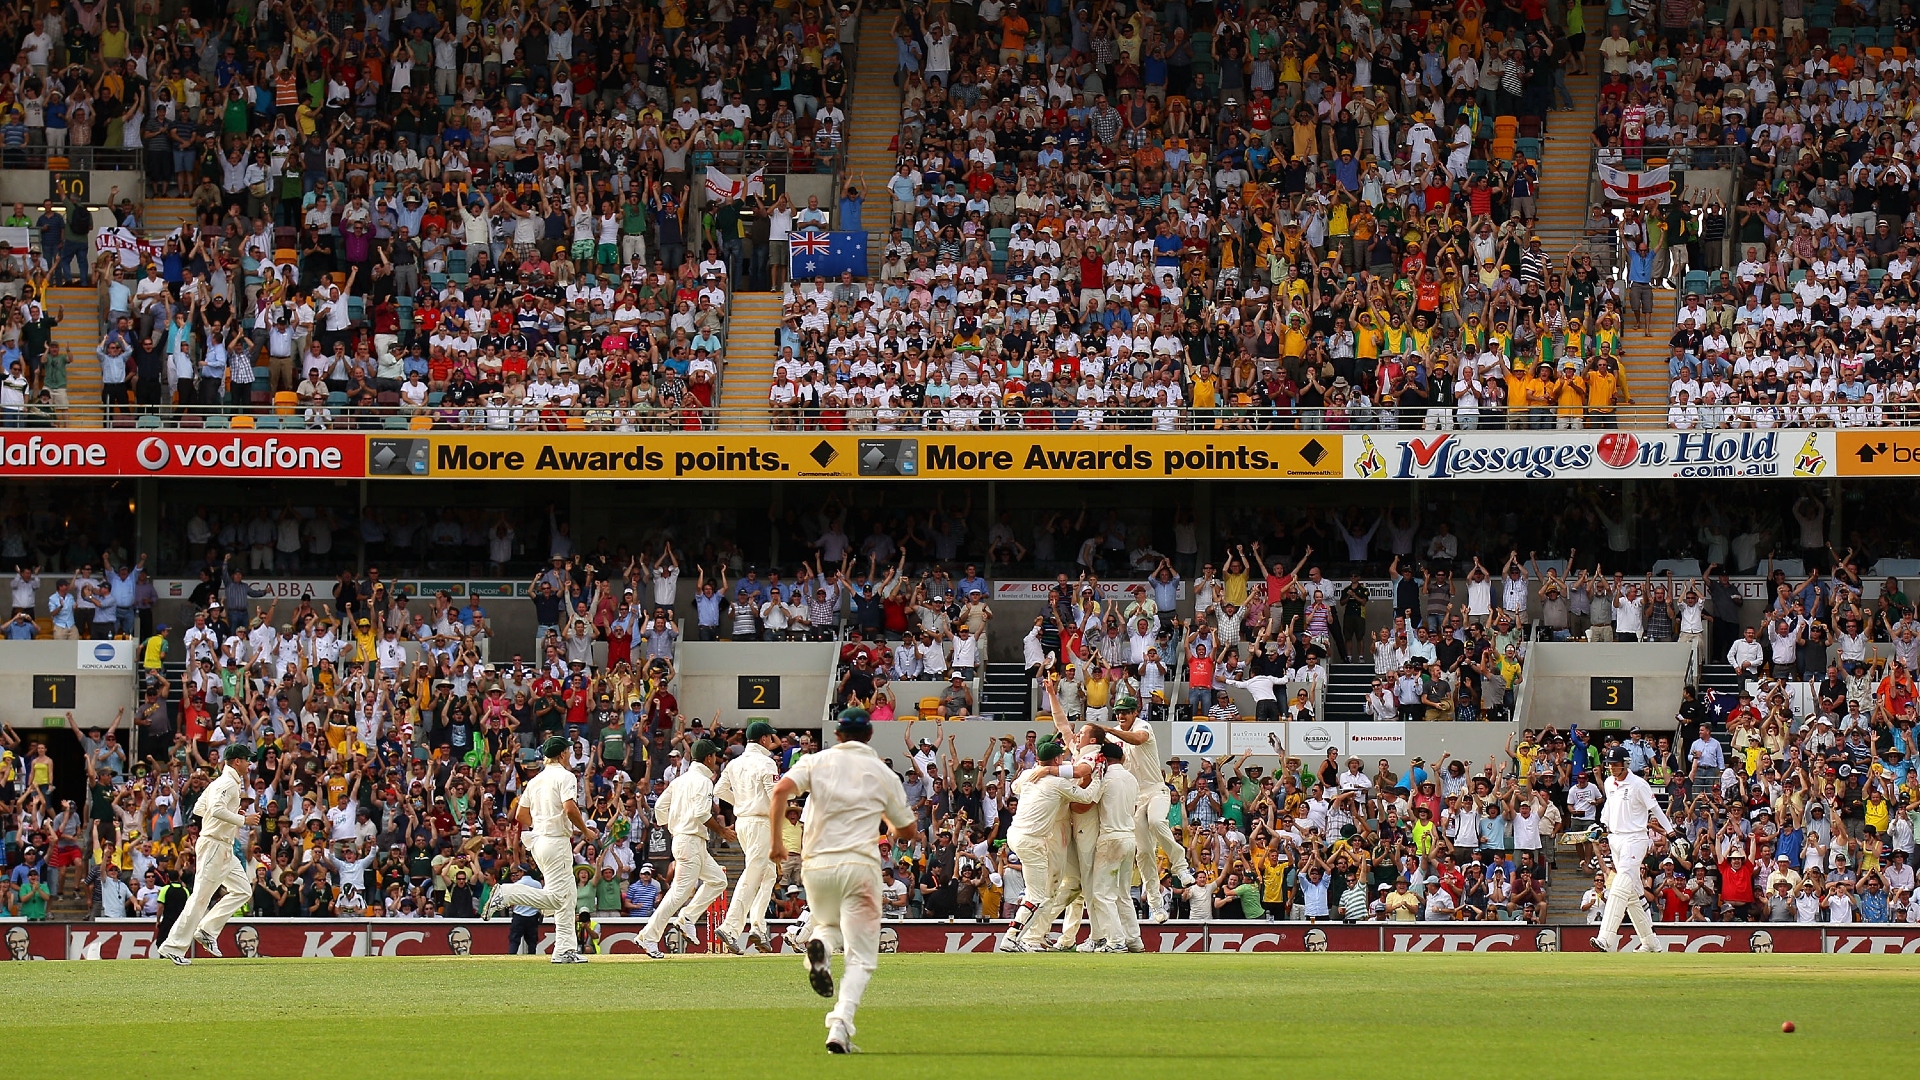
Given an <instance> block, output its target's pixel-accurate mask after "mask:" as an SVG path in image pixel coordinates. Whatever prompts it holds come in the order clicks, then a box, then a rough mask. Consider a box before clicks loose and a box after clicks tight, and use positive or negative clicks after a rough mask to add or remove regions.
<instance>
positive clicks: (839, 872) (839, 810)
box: [787, 740, 913, 1038]
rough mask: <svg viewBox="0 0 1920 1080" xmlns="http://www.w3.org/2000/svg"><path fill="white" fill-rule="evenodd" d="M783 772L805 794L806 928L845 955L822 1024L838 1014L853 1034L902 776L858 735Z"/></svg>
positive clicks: (900, 806)
mask: <svg viewBox="0 0 1920 1080" xmlns="http://www.w3.org/2000/svg"><path fill="white" fill-rule="evenodd" d="M787 778H788V779H790V780H792V781H793V784H794V787H795V788H796V789H798V790H799V791H801V792H803V793H806V794H807V796H808V798H807V810H808V814H807V819H806V822H805V828H804V829H803V830H802V832H801V834H800V880H801V882H802V884H803V885H804V886H805V887H806V892H807V909H808V910H809V911H810V912H811V913H812V915H813V921H812V923H811V925H809V927H808V930H807V932H808V934H809V935H811V938H810V940H811V939H818V940H819V941H820V942H821V943H822V944H824V945H826V947H827V949H828V951H829V952H838V953H842V954H844V955H845V957H846V960H845V962H844V964H843V965H842V968H841V972H840V998H839V1000H838V1001H836V1002H835V1003H834V1006H833V1011H832V1012H830V1013H828V1014H827V1027H828V1029H829V1030H831V1029H832V1027H833V1024H834V1022H835V1021H839V1022H840V1023H843V1024H845V1025H846V1027H847V1037H848V1038H852V1037H853V1034H854V1024H853V1015H854V1012H855V1011H856V1010H858V1009H859V1008H860V998H861V995H863V994H865V993H866V990H867V983H868V981H870V980H871V979H872V978H873V971H874V967H875V965H876V963H877V961H878V957H879V955H880V911H881V907H882V902H881V896H882V890H881V885H880V823H881V822H883V821H884V822H886V823H887V825H889V826H891V827H892V828H895V829H904V828H906V827H907V826H909V825H912V824H913V810H912V808H911V807H909V806H908V805H907V790H906V788H905V787H903V786H901V783H900V778H899V777H898V776H895V775H894V773H893V770H892V769H889V768H888V767H887V764H886V762H884V761H881V760H880V755H878V754H876V753H874V752H873V747H871V746H868V745H867V744H866V743H863V742H856V741H852V740H849V741H847V742H843V743H839V744H837V745H835V746H833V747H832V748H831V749H828V750H823V751H821V752H820V753H817V754H809V755H807V757H805V758H803V759H802V760H800V761H799V762H797V763H796V764H795V765H794V766H793V768H791V769H789V770H787Z"/></svg>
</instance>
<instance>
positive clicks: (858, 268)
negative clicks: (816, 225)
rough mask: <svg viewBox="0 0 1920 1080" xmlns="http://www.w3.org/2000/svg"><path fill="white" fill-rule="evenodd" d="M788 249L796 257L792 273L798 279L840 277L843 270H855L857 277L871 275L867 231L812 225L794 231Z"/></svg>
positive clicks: (791, 268) (790, 235)
mask: <svg viewBox="0 0 1920 1080" xmlns="http://www.w3.org/2000/svg"><path fill="white" fill-rule="evenodd" d="M787 251H788V253H789V254H790V255H791V256H792V259H793V265H792V266H791V267H790V273H789V276H790V277H792V278H793V280H795V281H805V280H807V279H808V278H837V277H839V276H840V273H841V271H843V270H851V271H853V276H854V277H859V278H863V277H866V276H867V234H866V233H863V232H822V231H820V230H818V229H808V230H806V231H804V232H796V233H791V234H789V235H788V237H787Z"/></svg>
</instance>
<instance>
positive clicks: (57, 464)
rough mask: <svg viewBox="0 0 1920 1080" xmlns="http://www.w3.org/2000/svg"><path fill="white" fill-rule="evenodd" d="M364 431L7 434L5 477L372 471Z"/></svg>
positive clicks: (1, 455)
mask: <svg viewBox="0 0 1920 1080" xmlns="http://www.w3.org/2000/svg"><path fill="white" fill-rule="evenodd" d="M366 472H367V440H366V437H365V436H363V435H355V434H344V433H343V434H335V433H333V432H326V431H310V432H309V431H274V432H264V431H154V430H148V431H74V432H65V431H60V430H57V429H56V430H47V431H39V432H35V433H33V434H31V435H28V434H24V433H22V432H9V433H7V434H6V435H4V436H0V476H8V477H18V476H64V477H87V476H101V477H107V476H217V477H234V478H241V477H249V476H257V477H262V478H272V477H289V476H291V477H329V478H338V477H340V476H342V475H346V476H365V475H366Z"/></svg>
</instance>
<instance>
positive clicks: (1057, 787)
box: [1007, 766, 1095, 947]
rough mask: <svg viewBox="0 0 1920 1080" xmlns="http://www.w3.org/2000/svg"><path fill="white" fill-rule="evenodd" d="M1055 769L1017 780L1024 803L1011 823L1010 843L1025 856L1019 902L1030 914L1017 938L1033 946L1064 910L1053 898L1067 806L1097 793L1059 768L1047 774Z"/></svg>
mask: <svg viewBox="0 0 1920 1080" xmlns="http://www.w3.org/2000/svg"><path fill="white" fill-rule="evenodd" d="M1052 768H1057V766H1041V767H1040V768H1038V769H1029V770H1027V771H1026V772H1025V773H1023V774H1021V776H1020V777H1019V778H1017V779H1016V780H1014V782H1013V793H1014V794H1015V795H1016V796H1018V797H1019V800H1020V805H1019V807H1018V808H1016V809H1015V810H1014V812H1013V824H1012V825H1010V826H1008V827H1007V846H1008V847H1011V848H1012V849H1013V852H1014V854H1016V855H1018V856H1020V873H1021V875H1022V878H1023V880H1024V881H1025V882H1026V890H1027V894H1026V896H1025V897H1024V898H1022V900H1021V902H1020V906H1021V907H1022V908H1023V909H1027V910H1028V912H1029V914H1028V916H1027V922H1026V924H1025V926H1024V928H1023V929H1022V930H1021V932H1020V933H1019V935H1018V936H1019V939H1020V940H1021V941H1022V942H1023V943H1024V944H1026V945H1029V946H1034V947H1038V946H1040V945H1044V944H1046V938H1047V927H1049V926H1051V925H1052V924H1053V919H1054V916H1056V915H1058V914H1060V908H1057V907H1054V906H1053V904H1052V901H1053V896H1054V886H1055V884H1056V879H1055V870H1056V868H1061V869H1064V866H1065V859H1066V853H1067V844H1066V826H1067V818H1068V816H1069V813H1068V810H1067V807H1068V805H1069V804H1071V803H1081V804H1087V803H1091V802H1093V801H1094V798H1095V795H1094V793H1093V792H1092V791H1090V790H1088V789H1087V788H1083V787H1081V786H1080V785H1079V784H1078V783H1077V782H1075V781H1073V780H1069V779H1066V778H1065V777H1062V776H1061V775H1060V774H1059V773H1057V772H1053V773H1051V775H1048V771H1049V770H1050V769H1052ZM1036 773H1039V774H1040V775H1038V776H1036V775H1035V774H1036ZM1061 907H1065V904H1064V903H1062V905H1061ZM1036 915H1043V916H1045V917H1044V918H1036V917H1035V916H1036Z"/></svg>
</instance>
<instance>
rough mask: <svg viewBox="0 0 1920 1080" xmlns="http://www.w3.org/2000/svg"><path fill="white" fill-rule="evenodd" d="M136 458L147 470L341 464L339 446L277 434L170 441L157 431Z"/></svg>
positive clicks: (271, 469)
mask: <svg viewBox="0 0 1920 1080" xmlns="http://www.w3.org/2000/svg"><path fill="white" fill-rule="evenodd" d="M133 459H134V461H136V462H137V463H139V465H140V467H141V468H143V469H145V470H147V471H148V472H160V471H162V470H165V469H168V468H169V467H171V468H172V469H174V470H175V471H188V470H191V471H195V472H201V471H207V472H289V471H298V470H323V469H324V470H337V469H339V468H340V467H341V464H342V457H341V453H340V449H339V447H335V446H310V445H289V444H287V443H283V442H281V441H280V440H279V439H278V438H270V439H264V440H261V441H259V442H249V441H247V440H245V439H240V438H232V439H226V440H218V441H213V440H178V439H176V440H174V441H172V442H169V441H167V440H166V439H164V438H161V437H160V436H157V435H153V436H148V437H147V438H145V439H142V440H140V443H139V445H137V446H135V447H134V450H133Z"/></svg>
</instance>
